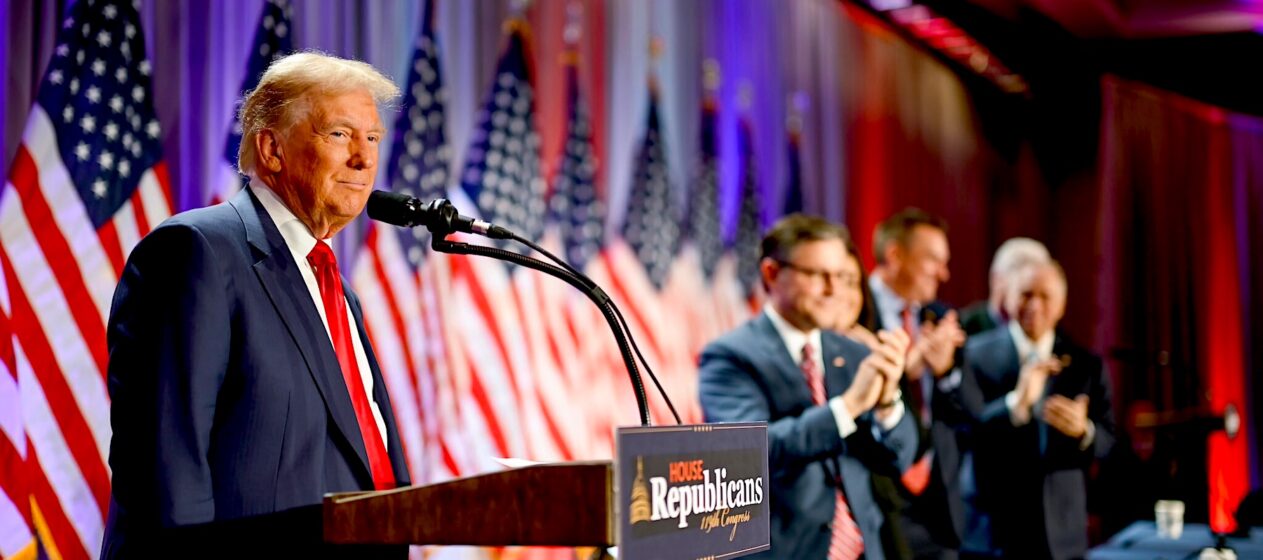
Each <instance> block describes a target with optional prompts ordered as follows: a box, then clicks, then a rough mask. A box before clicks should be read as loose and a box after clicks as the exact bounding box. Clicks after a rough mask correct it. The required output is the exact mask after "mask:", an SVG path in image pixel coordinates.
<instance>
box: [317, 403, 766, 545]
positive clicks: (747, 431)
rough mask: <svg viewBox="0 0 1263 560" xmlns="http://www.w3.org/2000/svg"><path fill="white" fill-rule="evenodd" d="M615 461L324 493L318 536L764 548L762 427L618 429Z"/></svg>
mask: <svg viewBox="0 0 1263 560" xmlns="http://www.w3.org/2000/svg"><path fill="white" fill-rule="evenodd" d="M617 455H618V460H617V462H610V461H586V462H567V463H543V464H536V465H531V466H527V467H522V468H515V469H509V470H505V471H500V472H493V473H487V474H481V475H477V476H471V477H467V478H460V479H456V480H450V481H447V482H440V483H437V484H431V485H427V486H412V487H408V488H398V489H394V490H384V491H380V492H347V493H339V494H329V495H327V496H325V498H324V503H323V505H322V524H323V536H324V540H325V542H328V543H333V544H396V545H402V544H418V545H472V546H492V547H498V546H563V547H597V548H599V549H602V550H603V549H605V548H607V547H610V546H615V545H617V546H618V547H619V557H620V558H622V559H624V560H642V559H649V558H652V559H663V558H683V559H690V560H692V559H696V558H725V559H726V558H733V557H737V556H743V555H746V554H752V553H755V552H759V551H764V550H767V549H768V547H769V528H768V523H769V521H768V520H769V518H770V516H771V514H770V510H769V505H768V503H769V500H768V496H767V495H766V494H765V491H764V486H765V485H766V481H767V477H768V470H767V424H766V423H763V422H755V423H734V424H714V425H694V426H667V427H658V428H650V427H637V428H619V430H618V445H617Z"/></svg>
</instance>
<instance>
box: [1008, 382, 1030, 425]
mask: <svg viewBox="0 0 1263 560" xmlns="http://www.w3.org/2000/svg"><path fill="white" fill-rule="evenodd" d="M1004 406H1005V407H1006V408H1008V409H1009V420H1011V421H1012V422H1013V425H1014V426H1025V425H1026V423H1027V422H1030V421H1031V410H1030V409H1029V408H1027V409H1021V408H1018V406H1017V391H1009V392H1008V394H1006V395H1004Z"/></svg>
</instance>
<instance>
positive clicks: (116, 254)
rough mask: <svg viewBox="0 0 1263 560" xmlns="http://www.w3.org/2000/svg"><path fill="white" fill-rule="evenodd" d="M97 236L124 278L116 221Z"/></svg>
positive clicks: (111, 220) (117, 275) (100, 228)
mask: <svg viewBox="0 0 1263 560" xmlns="http://www.w3.org/2000/svg"><path fill="white" fill-rule="evenodd" d="M137 192H139V191H137ZM139 217H140V216H139V215H138V216H137V218H139ZM33 223H34V222H32V224H33ZM96 235H97V238H99V239H100V240H101V248H102V249H104V250H105V256H106V257H107V258H109V259H110V266H111V267H113V268H114V277H115V278H118V277H120V276H122V275H123V262H124V260H125V259H124V257H123V242H122V240H120V239H119V238H118V228H117V227H115V226H114V220H113V219H110V220H107V221H106V222H105V223H104V224H101V227H99V228H97V230H96ZM102 371H104V370H102Z"/></svg>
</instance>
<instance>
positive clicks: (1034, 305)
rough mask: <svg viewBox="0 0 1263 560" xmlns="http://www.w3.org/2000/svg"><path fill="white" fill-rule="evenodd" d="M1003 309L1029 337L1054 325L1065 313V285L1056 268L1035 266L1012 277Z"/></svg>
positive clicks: (1039, 334) (1032, 337)
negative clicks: (1006, 301)
mask: <svg viewBox="0 0 1263 560" xmlns="http://www.w3.org/2000/svg"><path fill="white" fill-rule="evenodd" d="M1011 286H1012V287H1013V289H1012V290H1011V291H1010V292H1009V297H1008V303H1007V305H1006V309H1007V311H1008V313H1009V317H1012V318H1013V319H1014V320H1016V321H1017V323H1018V325H1019V326H1021V327H1022V331H1023V332H1025V333H1026V336H1027V337H1029V338H1030V339H1031V340H1039V338H1040V337H1042V336H1044V335H1045V334H1047V333H1049V332H1052V330H1053V329H1055V328H1057V323H1058V322H1060V321H1061V317H1062V316H1063V315H1065V312H1066V285H1065V282H1063V281H1062V279H1061V276H1060V275H1059V274H1058V273H1057V271H1056V269H1054V268H1052V267H1050V266H1041V265H1036V266H1034V267H1032V268H1030V269H1028V270H1026V271H1023V272H1021V273H1019V274H1017V275H1016V276H1014V278H1013V281H1012V284H1011Z"/></svg>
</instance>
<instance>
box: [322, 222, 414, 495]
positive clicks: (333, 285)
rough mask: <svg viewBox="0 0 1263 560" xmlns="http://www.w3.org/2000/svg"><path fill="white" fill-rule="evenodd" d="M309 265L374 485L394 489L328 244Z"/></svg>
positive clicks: (388, 457) (336, 269)
mask: <svg viewBox="0 0 1263 560" xmlns="http://www.w3.org/2000/svg"><path fill="white" fill-rule="evenodd" d="M307 262H309V263H311V266H312V268H314V269H315V272H316V283H317V284H319V285H320V299H321V300H322V301H323V302H324V308H325V318H326V319H328V320H329V336H330V337H331V338H332V339H333V352H334V354H337V356H338V365H339V366H341V368H342V380H343V381H345V382H346V390H347V392H348V393H350V395H351V406H353V407H354V408H355V419H356V421H357V422H358V423H359V425H360V438H361V439H363V440H364V450H365V451H367V452H368V467H369V470H370V471H371V472H372V474H373V486H375V487H376V488H377V489H378V490H387V489H391V488H394V487H395V473H394V470H392V467H391V466H390V456H389V455H387V454H386V444H385V443H384V442H383V441H382V436H381V432H380V431H378V429H377V421H376V420H375V419H373V409H372V407H370V406H369V404H368V395H367V393H365V391H364V381H363V379H361V378H360V366H359V363H358V362H357V361H356V360H355V346H354V345H352V343H351V324H350V323H349V322H348V321H347V318H346V300H345V299H344V298H345V296H344V295H343V293H342V280H341V277H340V276H339V274H338V260H337V258H336V257H334V256H333V249H330V248H329V245H327V244H326V243H325V242H323V241H316V246H315V247H313V248H312V249H311V252H310V253H308V254H307Z"/></svg>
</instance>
